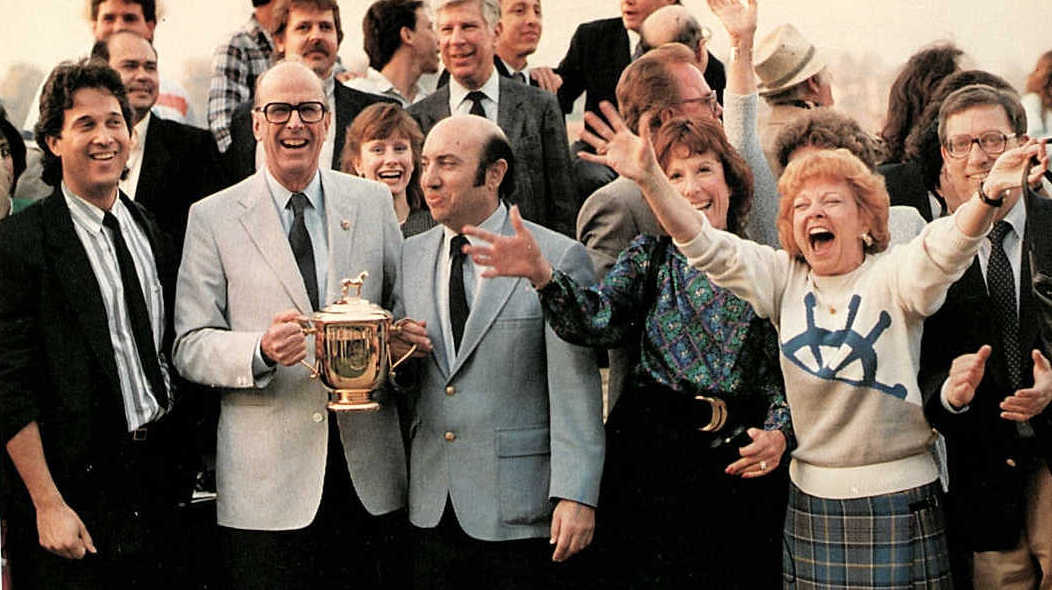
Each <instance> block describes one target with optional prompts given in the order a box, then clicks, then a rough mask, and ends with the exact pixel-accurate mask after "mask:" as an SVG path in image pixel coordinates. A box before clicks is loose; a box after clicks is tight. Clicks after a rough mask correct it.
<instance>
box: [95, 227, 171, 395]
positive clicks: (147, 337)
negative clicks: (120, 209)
mask: <svg viewBox="0 0 1052 590" xmlns="http://www.w3.org/2000/svg"><path fill="white" fill-rule="evenodd" d="M102 225H104V226H106V227H108V228H110V231H111V232H113V245H114V247H115V248H116V250H117V266H118V267H120V271H121V284H122V285H123V288H122V289H121V290H122V291H124V305H126V306H127V307H128V310H127V311H128V321H129V323H131V328H132V337H133V338H135V350H136V352H138V354H139V364H140V365H142V370H143V373H145V374H146V381H147V382H148V383H149V384H150V389H151V390H152V392H153V397H154V399H155V400H157V403H158V405H160V406H161V407H162V408H166V407H168V387H167V386H166V385H165V383H164V375H162V374H161V365H160V363H159V362H158V360H157V348H156V346H155V345H154V342H153V328H152V327H151V325H150V313H149V311H147V309H146V299H145V298H144V297H143V293H142V283H140V282H139V273H138V272H137V271H136V270H135V261H134V260H132V256H131V252H130V251H129V250H128V244H127V243H125V241H124V235H123V234H122V233H121V224H120V222H119V221H117V218H116V217H114V216H113V214H112V213H110V212H108V211H107V212H106V214H105V215H103V216H102Z"/></svg>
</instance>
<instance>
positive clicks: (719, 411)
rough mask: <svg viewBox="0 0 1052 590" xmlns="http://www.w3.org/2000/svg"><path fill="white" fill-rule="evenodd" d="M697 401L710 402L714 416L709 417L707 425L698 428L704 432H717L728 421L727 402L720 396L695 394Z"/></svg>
mask: <svg viewBox="0 0 1052 590" xmlns="http://www.w3.org/2000/svg"><path fill="white" fill-rule="evenodd" d="M694 400H695V401H699V402H708V403H709V405H710V406H712V417H711V418H709V423H708V424H706V425H705V426H699V427H698V430H700V431H702V432H716V431H718V430H719V429H721V428H723V425H724V424H726V423H727V403H726V402H724V401H723V400H722V399H720V398H718V397H707V396H704V395H695V396H694Z"/></svg>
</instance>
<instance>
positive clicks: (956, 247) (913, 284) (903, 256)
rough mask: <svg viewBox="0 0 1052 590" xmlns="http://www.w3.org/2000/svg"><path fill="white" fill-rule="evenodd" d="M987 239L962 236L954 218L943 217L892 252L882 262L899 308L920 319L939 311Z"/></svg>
mask: <svg viewBox="0 0 1052 590" xmlns="http://www.w3.org/2000/svg"><path fill="white" fill-rule="evenodd" d="M984 239H986V236H978V237H974V238H973V237H969V236H967V235H965V234H964V233H963V232H961V230H960V228H959V227H958V226H957V223H956V217H955V216H954V217H944V218H942V219H937V220H935V221H933V222H931V223H929V224H928V225H927V226H925V228H924V230H923V231H922V232H921V234H920V235H919V236H917V237H916V238H914V239H913V240H911V241H910V242H909V243H907V244H903V245H902V246H899V247H897V248H895V249H893V250H892V251H891V252H889V253H888V255H887V256H885V257H884V259H883V260H882V261H881V262H882V263H883V264H884V265H885V267H884V272H885V273H886V276H887V278H888V281H889V290H890V292H891V294H892V296H893V297H894V298H895V300H896V303H897V304H898V305H899V307H901V308H902V309H904V310H906V311H907V312H909V313H913V314H916V315H918V316H920V317H927V316H930V315H931V314H933V313H935V312H936V311H938V309H939V308H940V307H942V304H943V302H944V301H945V299H946V291H947V289H949V287H950V285H951V284H953V283H954V282H955V281H957V279H959V278H961V276H962V275H963V274H964V271H966V270H968V267H969V266H971V264H972V259H973V258H975V254H976V252H978V251H979V245H980V244H982V242H983V240H984Z"/></svg>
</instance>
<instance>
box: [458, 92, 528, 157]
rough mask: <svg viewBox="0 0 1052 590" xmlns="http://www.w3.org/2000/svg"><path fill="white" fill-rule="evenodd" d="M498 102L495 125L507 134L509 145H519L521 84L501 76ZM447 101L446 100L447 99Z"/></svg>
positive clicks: (521, 100) (522, 106)
mask: <svg viewBox="0 0 1052 590" xmlns="http://www.w3.org/2000/svg"><path fill="white" fill-rule="evenodd" d="M499 83H500V103H499V104H498V105H497V126H498V127H500V128H501V129H502V130H503V131H504V134H505V135H507V136H508V142H509V143H511V145H513V146H515V145H519V138H520V136H521V135H522V121H523V119H524V117H525V116H526V109H525V105H523V104H522V103H523V100H524V98H525V88H524V87H523V85H522V84H519V83H517V82H512V81H511V79H510V78H505V77H503V76H502V77H501V78H500V80H499ZM447 102H448V101H447Z"/></svg>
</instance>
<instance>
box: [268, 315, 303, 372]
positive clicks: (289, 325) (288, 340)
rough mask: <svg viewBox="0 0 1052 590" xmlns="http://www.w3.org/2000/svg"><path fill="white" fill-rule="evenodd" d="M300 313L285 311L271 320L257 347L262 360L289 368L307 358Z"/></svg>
mask: <svg viewBox="0 0 1052 590" xmlns="http://www.w3.org/2000/svg"><path fill="white" fill-rule="evenodd" d="M299 317H300V312H299V311H297V310H295V309H286V310H285V311H283V312H280V313H278V314H277V315H275V316H274V319H273V320H271V323H270V327H269V328H267V331H266V332H264V333H263V339H262V340H261V341H260V343H259V347H260V348H261V349H262V350H263V359H264V360H268V359H269V360H270V361H273V362H275V363H280V364H282V365H284V366H286V367H291V366H292V365H295V364H296V363H298V362H300V361H302V360H303V359H305V358H307V338H306V336H304V334H303V329H302V328H301V327H300V323H299V321H298V320H299Z"/></svg>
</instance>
